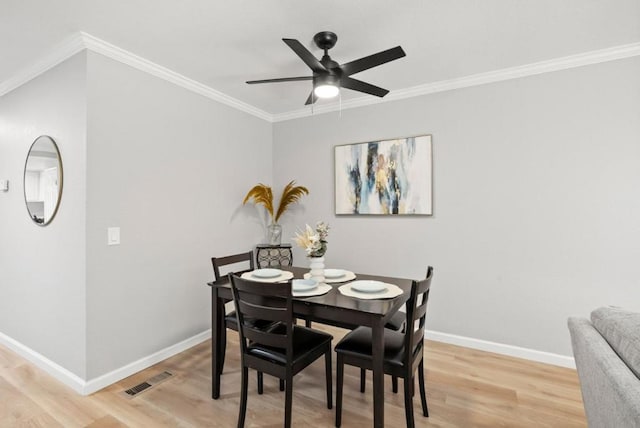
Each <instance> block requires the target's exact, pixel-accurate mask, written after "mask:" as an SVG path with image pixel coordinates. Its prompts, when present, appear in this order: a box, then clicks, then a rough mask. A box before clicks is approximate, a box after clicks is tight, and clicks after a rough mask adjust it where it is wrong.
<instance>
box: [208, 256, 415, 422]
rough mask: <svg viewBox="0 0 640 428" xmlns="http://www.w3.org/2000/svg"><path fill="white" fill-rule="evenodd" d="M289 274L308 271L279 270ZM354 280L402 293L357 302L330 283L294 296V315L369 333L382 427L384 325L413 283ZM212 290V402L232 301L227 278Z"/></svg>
mask: <svg viewBox="0 0 640 428" xmlns="http://www.w3.org/2000/svg"><path fill="white" fill-rule="evenodd" d="M281 269H282V270H284V271H288V272H291V273H292V274H293V278H303V277H304V274H305V273H308V272H309V269H308V268H301V267H295V266H292V267H282V268H281ZM355 279H357V280H373V281H381V282H384V283H387V284H393V285H395V286H397V287H399V288H400V289H401V290H402V294H400V295H398V296H397V297H394V298H385V299H360V298H357V297H350V296H346V295H343V294H342V293H341V292H340V291H339V290H338V287H340V286H342V285H344V284H346V283H348V282H345V283H333V284H329V285H331V290H329V291H328V292H327V293H326V294H323V295H320V296H313V297H294V298H293V312H294V315H295V316H296V317H297V318H303V319H306V320H310V321H313V322H317V323H322V324H328V325H332V326H337V327H341V328H347V329H353V328H355V327H359V326H366V327H370V328H371V330H372V356H373V361H372V363H373V365H372V371H373V426H374V427H383V426H384V370H383V357H384V326H385V324H386V323H387V321H389V319H390V318H391V317H392V316H393V314H395V313H396V312H397V311H398V310H399V309H400V308H401V307H402V305H404V304H405V303H406V301H407V300H408V299H409V295H410V292H411V284H412V280H410V279H405V278H395V277H387V276H380V275H371V274H361V273H356V274H355ZM207 285H208V286H210V287H211V345H212V348H211V349H212V352H211V373H212V376H211V394H212V398H213V399H218V398H219V397H220V376H221V375H222V368H223V363H224V361H223V358H224V355H223V353H222V346H221V345H220V340H222V339H224V338H225V337H226V336H225V334H223V333H224V332H223V329H225V328H226V327H225V322H224V317H225V307H224V305H225V303H226V302H228V301H230V300H232V294H231V286H230V284H229V279H228V277H223V278H221V279H220V280H219V281H213V282H209V283H207Z"/></svg>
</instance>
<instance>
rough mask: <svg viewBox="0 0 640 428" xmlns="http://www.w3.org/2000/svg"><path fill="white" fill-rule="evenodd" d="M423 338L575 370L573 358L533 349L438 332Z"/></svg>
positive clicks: (430, 333) (429, 333)
mask: <svg viewBox="0 0 640 428" xmlns="http://www.w3.org/2000/svg"><path fill="white" fill-rule="evenodd" d="M425 338H427V339H429V340H434V341H436V342H444V343H449V344H451V345H458V346H464V347H465V348H471V349H478V350H480V351H486V352H493V353H496V354H501V355H508V356H510V357H516V358H523V359H525V360H529V361H537V362H539V363H546V364H553V365H554V366H560V367H568V368H572V369H575V368H576V363H575V360H574V359H573V357H567V356H565V355H559V354H553V353H551V352H544V351H537V350H535V349H529V348H521V347H519V346H513V345H506V344H504V343H497V342H489V341H487V340H481V339H474V338H471V337H465V336H457V335H455V334H449V333H441V332H439V331H431V330H427V331H426V332H425Z"/></svg>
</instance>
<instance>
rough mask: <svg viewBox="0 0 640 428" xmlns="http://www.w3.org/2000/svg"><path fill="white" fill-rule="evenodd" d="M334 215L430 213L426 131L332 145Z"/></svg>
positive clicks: (430, 153) (428, 138) (428, 148)
mask: <svg viewBox="0 0 640 428" xmlns="http://www.w3.org/2000/svg"><path fill="white" fill-rule="evenodd" d="M334 154H335V198H336V200H335V210H336V214H338V215H340V214H361V215H432V200H431V199H432V182H431V181H432V152H431V135H420V136H416V137H407V138H398V139H394V140H383V141H371V142H367V143H357V144H347V145H342V146H336V147H335V153H334Z"/></svg>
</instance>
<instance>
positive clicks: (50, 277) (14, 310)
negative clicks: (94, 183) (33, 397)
mask: <svg viewBox="0 0 640 428" xmlns="http://www.w3.org/2000/svg"><path fill="white" fill-rule="evenodd" d="M41 134H47V135H50V136H51V137H53V139H54V140H55V141H56V142H57V144H58V147H59V149H60V153H61V155H62V163H63V169H64V188H63V194H62V200H61V203H60V209H59V210H58V214H57V215H56V218H55V219H54V220H53V222H52V223H51V224H50V225H49V226H47V227H44V228H43V227H40V226H37V225H36V224H35V223H33V222H32V221H31V219H30V218H29V214H28V213H27V209H26V208H25V203H24V189H23V172H24V164H25V159H26V156H27V153H28V151H29V147H30V146H31V143H32V142H33V140H35V138H36V137H38V136H39V135H41ZM85 175H86V55H85V54H84V53H82V54H78V55H76V56H74V57H72V58H70V59H69V60H67V61H65V62H63V63H62V64H60V65H58V66H57V67H55V68H53V69H51V70H50V71H48V72H46V73H45V74H43V75H41V76H39V77H37V78H35V79H34V80H31V81H30V82H28V83H26V84H25V85H23V86H21V87H20V88H18V89H16V90H14V91H12V92H10V93H8V94H6V95H5V96H3V97H0V177H1V178H3V179H9V180H10V190H9V192H8V193H3V192H0V332H1V333H4V334H5V335H7V336H9V337H11V338H13V339H15V340H17V341H18V342H20V343H22V344H24V345H26V346H28V347H29V348H31V349H32V350H34V351H36V352H38V353H40V354H42V355H44V356H45V357H46V358H48V359H50V360H52V361H54V362H56V363H58V364H59V365H61V366H62V367H64V368H65V369H67V370H69V371H71V372H72V373H75V374H76V375H78V376H80V377H84V376H85V363H86V361H85V341H86V340H85V327H86V324H85V221H86V209H85V205H86V198H85V184H86V183H85Z"/></svg>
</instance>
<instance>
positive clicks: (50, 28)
mask: <svg viewBox="0 0 640 428" xmlns="http://www.w3.org/2000/svg"><path fill="white" fill-rule="evenodd" d="M322 30H330V31H333V32H335V33H337V35H338V43H337V45H336V47H335V48H334V49H332V50H331V51H330V55H331V56H332V58H333V59H334V60H336V61H338V62H339V63H344V62H348V61H351V60H354V59H357V58H360V57H362V56H366V55H370V54H372V53H375V52H378V51H381V50H385V49H388V48H391V47H394V46H397V45H401V46H402V47H403V49H404V50H405V52H406V53H407V56H406V57H405V58H402V59H399V60H397V61H393V62H391V63H388V64H385V65H382V66H380V67H377V68H375V69H371V70H368V71H365V72H362V73H359V74H357V75H355V76H354V77H356V78H358V79H360V80H364V81H366V82H369V83H372V84H375V85H378V86H382V87H384V88H387V89H389V90H391V91H392V93H393V91H394V90H399V89H404V88H410V87H414V86H419V85H425V84H429V83H432V82H436V81H443V80H449V79H453V78H459V77H464V76H469V75H473V74H477V73H483V72H488V71H493V70H498V69H504V68H508V67H513V66H519V65H524V64H530V63H534V62H538V61H543V60H548V59H553V58H559V57H564V56H568V55H573V54H578V53H583V52H588V51H593V50H598V49H604V48H609V47H613V46H619V45H624V44H629V43H637V42H640V0H483V1H477V0H404V1H391V0H324V1H316V2H309V1H303V0H277V1H276V0H272V1H266V0H233V1H229V0H226V1H222V0H187V1H175V0H173V1H169V0H126V1H124V0H111V1H103V0H100V1H99V0H56V1H50V0H0V83H1V82H4V81H6V80H7V79H9V78H11V77H12V76H14V75H15V74H16V73H18V72H19V71H20V70H22V69H24V68H26V67H28V66H29V65H30V64H32V63H33V62H34V61H35V60H37V59H38V58H40V57H42V56H44V55H46V54H47V53H49V51H50V50H51V49H52V48H53V47H54V46H55V45H56V44H58V43H60V42H62V41H63V40H65V39H66V38H68V37H70V36H71V35H73V34H74V33H76V32H78V31H83V32H86V33H88V34H90V35H92V36H95V37H97V38H99V39H102V40H104V41H106V42H108V43H111V44H113V45H116V46H118V47H120V48H122V49H125V50H127V51H129V52H132V53H133V54H136V55H138V56H140V57H143V58H145V59H147V60H149V61H152V62H154V63H157V64H159V65H162V66H164V67H166V68H168V69H171V70H173V71H175V72H177V73H180V74H182V75H184V76H186V77H188V78H191V79H193V80H196V81H198V82H200V83H203V84H204V85H207V86H209V87H211V88H213V89H215V90H217V91H220V92H222V93H224V94H226V95H229V96H231V97H233V98H236V99H238V100H240V101H242V102H245V103H248V104H250V105H252V106H255V107H256V108H258V109H261V110H263V111H265V112H267V113H269V114H281V113H284V112H290V111H295V110H299V109H300V108H302V107H303V104H304V102H305V100H306V97H307V96H308V94H309V92H310V85H311V83H310V82H292V83H279V84H265V85H251V86H250V85H247V84H245V83H244V82H245V81H246V80H252V79H265V78H274V77H288V76H304V75H308V74H310V71H309V69H308V68H307V67H306V66H305V65H304V63H303V62H302V61H301V60H300V59H299V58H298V57H297V56H296V55H295V54H294V53H293V51H291V50H290V49H289V48H288V47H287V46H286V45H285V44H284V43H283V42H282V40H281V39H282V38H283V37H287V38H294V39H298V40H300V42H302V44H303V45H305V46H306V47H307V48H308V49H309V50H311V51H312V52H313V53H315V54H317V55H318V56H320V55H321V51H320V50H319V49H317V48H316V47H315V46H314V45H313V41H312V39H313V35H314V34H315V33H317V32H318V31H322ZM342 92H343V95H342V97H343V98H342V99H343V101H345V100H351V99H354V98H360V97H363V94H360V93H357V92H352V91H349V90H343V91H342ZM366 97H370V96H366ZM320 102H322V103H326V102H328V101H320Z"/></svg>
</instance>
